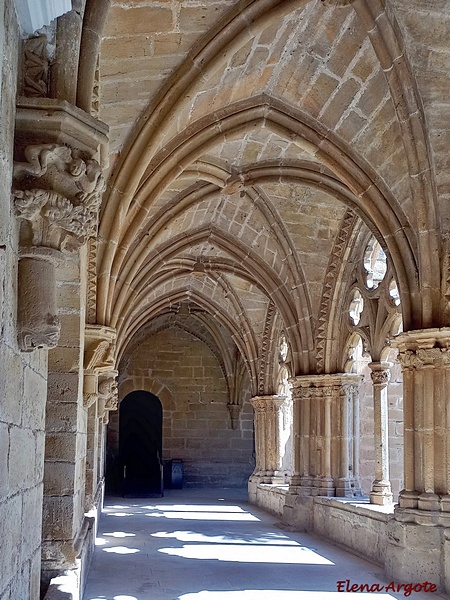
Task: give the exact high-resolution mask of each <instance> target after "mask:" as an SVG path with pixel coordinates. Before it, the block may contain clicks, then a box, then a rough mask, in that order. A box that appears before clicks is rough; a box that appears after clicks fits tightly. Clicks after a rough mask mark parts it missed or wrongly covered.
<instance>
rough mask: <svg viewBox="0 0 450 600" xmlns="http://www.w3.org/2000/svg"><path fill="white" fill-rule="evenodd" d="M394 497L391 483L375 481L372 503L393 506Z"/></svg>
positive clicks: (371, 493) (371, 494)
mask: <svg viewBox="0 0 450 600" xmlns="http://www.w3.org/2000/svg"><path fill="white" fill-rule="evenodd" d="M393 501H394V496H393V494H392V491H391V484H390V482H389V481H374V482H373V484H372V491H371V492H370V503H371V504H378V505H379V506H386V505H389V504H392V503H393Z"/></svg>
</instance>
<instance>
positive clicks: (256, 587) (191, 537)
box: [83, 489, 441, 600]
mask: <svg viewBox="0 0 450 600" xmlns="http://www.w3.org/2000/svg"><path fill="white" fill-rule="evenodd" d="M245 497H246V494H245V492H242V491H240V490H231V489H222V490H221V489H216V490H211V489H210V490H168V491H167V492H166V495H165V497H164V498H139V499H127V500H124V499H123V498H119V497H116V498H109V499H108V501H107V502H106V503H105V508H104V512H103V516H102V518H101V520H100V529H99V532H98V535H97V541H96V550H95V555H94V559H93V562H92V566H91V570H90V572H89V575H88V582H87V587H86V590H85V594H84V597H83V600H275V599H276V600H306V599H311V600H316V599H317V600H319V599H320V600H322V599H324V600H330V599H332V598H346V597H349V598H350V597H351V598H357V597H359V596H360V595H361V594H360V593H358V592H346V591H345V590H346V588H349V587H350V586H352V585H353V586H354V585H355V584H367V585H368V586H370V587H371V588H372V590H373V592H372V593H370V592H369V593H364V597H365V598H366V597H373V598H379V599H380V600H381V599H383V600H385V599H388V598H404V597H407V596H409V597H411V598H413V599H414V600H425V599H428V600H430V599H434V600H438V598H441V596H439V595H438V594H436V593H430V592H425V593H424V592H422V593H420V592H415V591H411V590H409V594H408V588H407V587H406V588H403V589H401V590H400V591H399V592H398V593H397V592H393V591H391V590H392V587H393V586H394V585H395V589H397V585H399V584H401V583H403V584H408V582H395V584H392V583H391V582H390V581H388V580H387V579H386V578H385V577H384V576H383V573H382V568H381V567H380V566H378V565H375V564H372V563H369V562H367V561H365V560H362V559H360V558H358V557H356V556H354V555H352V554H349V553H348V552H345V551H343V550H342V549H340V548H338V547H336V546H333V545H331V544H329V543H328V542H325V541H324V540H322V539H320V538H317V537H315V536H311V535H308V534H304V533H297V532H292V531H289V530H287V529H285V528H283V529H281V528H280V527H279V525H280V524H279V523H278V522H277V517H275V516H274V515H271V514H269V513H267V512H265V511H263V510H261V509H260V508H257V507H255V506H250V505H249V504H248V503H247V501H246V499H245ZM346 580H350V581H349V582H348V583H347V581H346ZM339 582H344V583H341V585H340V586H339ZM376 585H378V588H376V587H374V586H376ZM386 588H389V589H388V591H386ZM339 589H340V590H341V591H339ZM376 589H378V590H379V591H378V592H375V590H376ZM416 589H419V588H416ZM355 594H356V595H355Z"/></svg>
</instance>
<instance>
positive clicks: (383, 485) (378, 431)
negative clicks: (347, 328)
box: [369, 362, 393, 505]
mask: <svg viewBox="0 0 450 600" xmlns="http://www.w3.org/2000/svg"><path fill="white" fill-rule="evenodd" d="M369 367H370V369H371V370H372V372H371V378H372V382H373V419H374V446H375V480H374V482H373V484H372V491H371V492H370V502H371V503H372V504H380V505H386V504H392V500H393V496H392V491H391V482H390V480H389V410H388V393H387V392H388V383H389V379H390V377H391V371H390V369H391V367H392V363H390V362H372V363H370V364H369Z"/></svg>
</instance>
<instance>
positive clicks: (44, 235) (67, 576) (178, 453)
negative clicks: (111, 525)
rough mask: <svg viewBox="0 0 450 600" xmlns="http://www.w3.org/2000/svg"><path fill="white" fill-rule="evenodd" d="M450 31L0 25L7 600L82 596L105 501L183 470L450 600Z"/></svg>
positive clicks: (203, 15)
mask: <svg viewBox="0 0 450 600" xmlns="http://www.w3.org/2000/svg"><path fill="white" fill-rule="evenodd" d="M449 31H450V2H449V0H72V1H71V0H54V1H53V2H46V1H45V0H1V2H0V49H1V50H2V52H1V56H2V58H1V61H2V63H1V69H0V89H1V104H0V121H1V127H0V142H1V143H0V308H1V339H0V358H1V360H0V365H1V366H0V369H1V371H0V517H1V518H0V540H1V546H2V552H1V558H0V600H7V599H10V598H14V600H37V599H38V598H39V597H40V594H43V595H44V594H46V598H48V599H50V598H54V597H56V596H54V595H53V594H55V593H57V590H58V589H59V588H58V583H60V582H61V581H68V582H72V583H71V585H72V588H71V589H72V591H71V592H70V594H69V595H68V596H64V597H65V598H66V597H67V598H68V597H69V596H70V598H79V597H80V594H81V590H82V587H83V581H84V580H85V577H86V573H87V571H88V567H89V561H90V557H91V555H92V549H93V540H94V537H95V530H96V522H97V519H98V515H99V512H100V510H101V507H102V499H103V494H104V491H105V486H106V491H107V492H108V491H112V492H114V493H117V494H121V493H125V491H126V492H127V493H131V494H132V493H140V492H142V490H144V489H145V490H146V491H149V490H148V488H145V485H144V484H145V481H140V480H139V477H140V476H141V475H140V473H142V472H143V471H146V467H145V465H149V464H152V465H153V466H152V469H154V473H156V475H155V481H156V483H157V484H158V485H159V483H161V479H158V477H159V475H161V477H162V476H164V478H165V479H166V484H167V482H168V484H169V485H170V483H171V482H170V469H171V467H172V468H173V465H174V463H175V462H177V460H181V461H182V463H181V464H182V467H183V473H184V485H185V486H191V487H193V486H197V487H200V486H217V487H219V486H221V487H226V486H229V487H230V486H235V487H242V486H248V491H249V498H250V501H251V502H254V503H257V504H259V505H261V506H263V507H265V508H267V509H269V510H271V511H273V512H274V513H276V514H278V515H279V518H280V519H282V520H283V521H284V522H285V523H286V524H287V525H289V526H292V527H295V528H297V529H300V530H305V531H311V532H316V533H319V534H321V535H324V536H327V537H329V538H330V539H332V540H334V541H336V542H338V543H341V544H344V545H346V546H348V547H350V548H351V549H352V550H353V551H355V552H357V553H359V554H361V555H362V556H365V557H368V558H369V559H370V560H373V561H374V562H377V563H378V564H381V565H382V566H383V568H384V569H385V572H386V574H387V575H388V576H389V577H391V578H395V579H396V580H398V581H403V582H410V581H419V580H420V581H422V580H429V581H431V582H434V583H436V585H438V587H439V589H440V590H441V591H442V592H444V593H445V592H447V593H450V542H449V539H450V410H449V398H450V350H449V347H450V312H449V298H450V264H449V239H450V211H449V206H450V158H449V156H450V155H449V152H448V148H449V147H450V119H449V109H450V98H449V95H448V76H449V72H450V42H449V35H448V34H449ZM446 115H447V116H446ZM133 394H134V395H133ZM136 394H137V395H136ZM129 398H138V399H139V400H138V401H136V405H135V406H134V405H132V409H130V410H129V412H128V413H127V412H126V411H122V410H117V409H118V406H119V404H120V403H121V402H122V400H124V399H129ZM146 398H147V399H151V401H150V400H148V402H147V401H146ZM127 402H128V400H127ZM123 406H124V407H125V400H124V404H123ZM150 406H152V408H151V409H150ZM147 409H148V410H149V411H150V412H146V411H147ZM152 411H153V412H152ZM155 415H156V416H155ZM121 419H122V421H123V422H122V423H121ZM153 421H155V423H156V422H157V423H158V425H157V426H156V425H155V427H157V429H155V430H154V431H153V432H152V433H151V434H149V435H148V436H147V434H146V433H145V432H146V431H150V430H151V424H152V423H153ZM149 424H150V425H149ZM147 427H150V429H149V430H148V429H146V428H147ZM133 428H134V429H133ZM125 438H126V440H128V441H127V443H129V446H126V443H125V441H124V440H125ZM138 442H139V443H138ZM125 447H127V448H128V450H126V451H125V450H124V448H125ZM130 448H131V449H130ZM146 452H149V453H150V454H152V453H153V454H152V457H151V460H150V458H148V461H149V462H145V461H144V462H143V463H142V464H141V467H142V465H144V467H145V468H140V469H139V468H138V467H139V465H138V466H136V464H134V463H133V465H132V464H131V461H132V460H133V461H137V462H138V463H139V456H140V455H141V454H145V453H146ZM136 456H137V458H136ZM130 457H132V458H130ZM176 459H177V460H176ZM155 461H156V462H155ZM177 464H179V463H177ZM155 465H156V466H155ZM127 469H128V470H127ZM127 473H128V475H127ZM167 475H169V476H168V477H167ZM136 481H137V483H136ZM158 482H159V483H158ZM125 484H126V485H125ZM133 486H135V487H133ZM136 486H137V487H136ZM153 491H154V490H153ZM159 491H161V490H159ZM69 587H70V586H69ZM40 590H41V591H40Z"/></svg>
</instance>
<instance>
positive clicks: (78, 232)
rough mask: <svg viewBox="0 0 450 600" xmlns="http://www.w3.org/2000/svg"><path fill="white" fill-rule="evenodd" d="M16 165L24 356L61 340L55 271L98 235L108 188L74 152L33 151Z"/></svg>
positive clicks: (47, 147)
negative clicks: (104, 190) (104, 195)
mask: <svg viewBox="0 0 450 600" xmlns="http://www.w3.org/2000/svg"><path fill="white" fill-rule="evenodd" d="M24 156H25V158H26V161H25V162H15V163H14V184H13V190H12V199H13V204H14V209H15V213H16V216H17V218H18V219H19V220H20V260H19V302H18V341H19V346H20V348H21V350H22V351H24V352H30V351H32V350H34V349H35V348H46V349H49V348H54V347H55V346H56V345H57V343H58V339H59V330H60V325H59V320H58V317H57V304H56V276H55V267H56V265H57V264H58V262H62V260H63V259H64V254H65V253H68V252H73V251H74V250H77V249H78V248H79V247H80V246H81V245H82V244H84V243H85V242H86V240H87V238H88V237H89V236H93V235H95V234H96V231H97V221H98V210H99V206H100V202H101V194H102V191H103V188H104V178H103V175H102V170H101V167H100V165H99V164H98V163H97V162H96V161H95V160H92V159H89V158H86V159H83V158H81V157H80V156H78V155H77V153H76V152H75V151H74V150H72V149H71V148H69V147H68V146H63V145H58V144H40V145H33V146H28V147H27V148H26V149H25V151H24Z"/></svg>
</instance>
